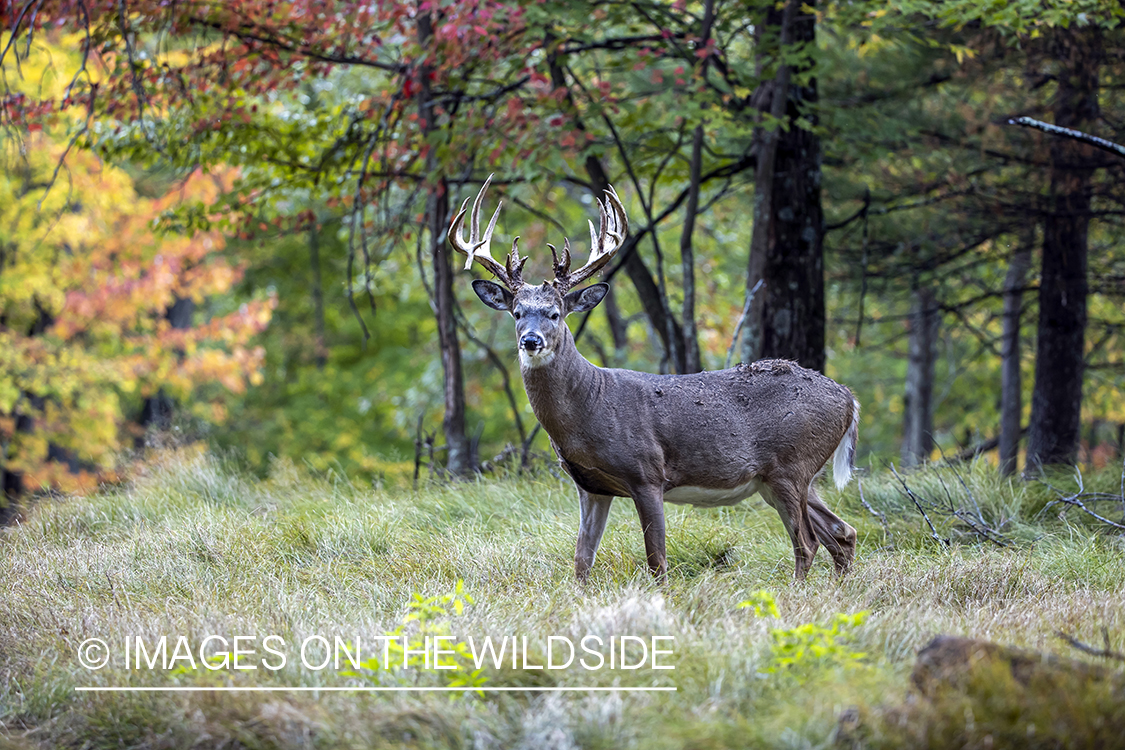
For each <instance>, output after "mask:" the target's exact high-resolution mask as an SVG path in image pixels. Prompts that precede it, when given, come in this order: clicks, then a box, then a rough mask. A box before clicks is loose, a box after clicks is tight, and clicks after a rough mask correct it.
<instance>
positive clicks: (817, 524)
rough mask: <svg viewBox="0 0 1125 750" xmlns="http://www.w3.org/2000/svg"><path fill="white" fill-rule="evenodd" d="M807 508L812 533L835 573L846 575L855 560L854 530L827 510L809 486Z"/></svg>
mask: <svg viewBox="0 0 1125 750" xmlns="http://www.w3.org/2000/svg"><path fill="white" fill-rule="evenodd" d="M808 506H809V518H810V519H811V520H812V527H813V532H814V533H815V534H816V538H817V539H818V540H819V541H820V543H821V544H823V545H824V548H825V549H826V550H828V553H829V554H830V555H832V560H833V562H835V563H836V573H838V574H839V575H843V574H844V573H847V572H848V568H849V567H851V564H852V560H854V559H855V540H856V533H855V529H854V528H852V527H851V525H849V524H848V523H847V522H845V521H844V520H843V519H842V518H840V517H839V516H837V515H836V514H835V513H833V512H832V511H831V510H829V508H828V506H827V505H825V504H824V501H823V500H821V499H820V495H818V494H817V493H816V488H815V487H813V486H811V485H810V486H809V501H808Z"/></svg>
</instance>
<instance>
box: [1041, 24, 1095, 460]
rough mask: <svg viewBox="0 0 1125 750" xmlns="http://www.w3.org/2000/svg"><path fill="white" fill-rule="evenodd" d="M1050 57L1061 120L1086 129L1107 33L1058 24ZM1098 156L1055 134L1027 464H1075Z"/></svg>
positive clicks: (1058, 120) (1092, 113) (1091, 117)
mask: <svg viewBox="0 0 1125 750" xmlns="http://www.w3.org/2000/svg"><path fill="white" fill-rule="evenodd" d="M1053 34H1054V36H1053V39H1052V45H1051V46H1052V50H1051V51H1052V58H1053V59H1055V60H1057V61H1058V63H1059V65H1060V67H1061V70H1060V71H1059V75H1058V91H1057V93H1056V95H1055V102H1054V110H1055V124H1056V125H1059V126H1062V127H1067V128H1074V129H1076V130H1081V129H1083V128H1084V127H1086V126H1087V125H1089V124H1090V123H1092V122H1094V121H1095V120H1096V119H1097V117H1098V68H1099V66H1100V65H1101V62H1102V43H1101V35H1100V33H1099V32H1098V31H1096V30H1092V29H1082V28H1072V29H1055V31H1054V32H1053ZM1093 163H1094V160H1093V158H1092V149H1091V147H1090V146H1087V145H1084V144H1081V143H1079V142H1077V141H1072V140H1070V139H1065V138H1054V139H1052V140H1051V194H1050V197H1051V201H1052V205H1051V206H1050V210H1049V211H1048V213H1047V217H1046V220H1045V222H1044V226H1043V272H1042V276H1041V280H1040V284H1039V330H1038V351H1037V354H1036V358H1035V387H1034V390H1033V392H1032V397H1031V422H1030V424H1029V425H1028V437H1027V468H1028V469H1035V468H1037V467H1039V466H1041V465H1045V464H1058V463H1069V464H1073V463H1074V462H1075V460H1076V459H1077V456H1078V443H1079V438H1080V428H1081V421H1080V419H1081V414H1082V376H1083V371H1084V369H1085V338H1086V293H1087V278H1086V273H1087V271H1086V268H1087V265H1086V263H1087V259H1086V251H1087V242H1086V240H1087V237H1086V234H1087V229H1088V227H1089V223H1090V192H1091V186H1090V181H1091V177H1092V175H1093V171H1094V167H1093Z"/></svg>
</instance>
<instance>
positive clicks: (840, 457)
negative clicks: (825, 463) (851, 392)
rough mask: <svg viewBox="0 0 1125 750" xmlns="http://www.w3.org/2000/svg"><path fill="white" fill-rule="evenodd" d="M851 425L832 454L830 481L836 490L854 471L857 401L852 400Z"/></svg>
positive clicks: (857, 427) (857, 423)
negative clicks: (831, 480)
mask: <svg viewBox="0 0 1125 750" xmlns="http://www.w3.org/2000/svg"><path fill="white" fill-rule="evenodd" d="M852 404H853V407H854V408H853V411H852V423H851V425H850V426H849V427H848V431H847V432H845V433H844V439H843V440H841V441H840V444H839V445H838V446H836V452H835V453H834V454H832V479H833V480H835V482H836V487H837V488H842V487H843V486H844V485H846V484H847V483H848V482H850V481H851V479H852V473H853V472H854V471H855V444H856V441H857V440H859V401H858V400H856V399H854V398H853V399H852Z"/></svg>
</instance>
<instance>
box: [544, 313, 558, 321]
mask: <svg viewBox="0 0 1125 750" xmlns="http://www.w3.org/2000/svg"><path fill="white" fill-rule="evenodd" d="M547 317H548V318H550V319H551V320H558V319H559V314H558V313H557V312H553V313H551V314H550V315H548V316H547Z"/></svg>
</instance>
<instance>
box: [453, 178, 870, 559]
mask: <svg viewBox="0 0 1125 750" xmlns="http://www.w3.org/2000/svg"><path fill="white" fill-rule="evenodd" d="M490 181H491V178H489V180H488V181H486V182H485V183H484V187H482V188H481V190H480V193H478V194H477V197H476V200H475V201H474V202H473V207H472V211H471V213H469V214H468V215H469V239H468V242H466V241H465V239H464V235H463V233H462V228H463V224H464V219H465V215H466V206H467V205H468V200H466V201H465V204H464V205H462V206H461V210H460V212H459V213H458V214H457V216H456V217H454V219H453V223H452V225H451V226H450V228H449V241H450V243H451V244H452V245H453V248H454V249H455V250H457V251H458V252H460V253H463V254H464V255H467V256H468V261H467V262H466V264H465V268H466V269H468V268H470V267H471V265H472V263H473V261H476V262H477V263H479V264H480V265H481V266H483V267H484V268H485V270H487V271H489V272H490V273H491V274H492V275H493V276H495V277H496V279H497V280H498V281H499V282H500V283H499V284H497V283H494V282H491V281H485V280H483V279H477V280H476V281H474V282H473V289H474V291H476V293H477V296H478V297H480V298H481V300H482V301H483V302H484V303H485V304H486V305H488V306H489V307H491V308H493V309H496V310H502V311H504V312H507V313H510V314H511V316H512V317H513V318H515V321H516V341H517V343H518V348H519V361H520V372H521V373H522V375H523V383H524V387H525V388H526V389H527V397H528V399H529V400H530V401H531V408H532V409H533V410H534V411H535V416H536V417H537V418H538V419H539V422H540V423H541V424H542V425H543V429H545V430H546V431H547V435H549V436H550V438H551V445H552V447H554V449H555V452H556V453H557V454H558V456H559V461H560V462H561V464H562V467H563V468H564V469H565V470H566V472H567V473H568V474H569V475H570V476H571V478H572V479H574V484H575V485H577V487H578V500H579V503H580V509H581V520H580V522H579V529H578V549H577V551H576V553H575V557H574V565H575V572H576V573H577V575H578V578H579V579H585V578H586V576H587V575H588V574H589V572H590V567H591V566H592V565H593V563H594V554H595V553H596V552H597V550H598V543H599V542H600V541H601V538H602V534H603V532H604V531H605V525H606V519H607V518H608V516H609V506H610V502H611V501H612V500H613V498H615V497H631V498H633V502H634V503H635V504H636V507H637V513H638V514H639V515H640V519H641V527H642V528H643V530H644V537H645V551H646V553H647V556H648V566H649V569H650V570H651V571H652V573H653V574H654V575H655V576H657V578H663V577H664V575H665V572H666V568H667V561H666V558H665V552H664V503H665V502H671V503H690V504H691V505H699V506H703V507H714V506H718V505H733V504H735V503H737V502H739V501H741V500H743V499H745V498H747V497H750V496H751V495H753V494H754V493H755V492H758V493H761V495H762V497H763V498H764V499H765V501H766V502H767V503H769V504H770V505H771V506H773V507H774V508H775V509H776V510H777V512H778V514H779V515H780V516H781V521H782V523H784V524H785V529H786V530H787V531H788V532H789V536H790V538H791V539H792V541H793V553H794V555H795V557H796V576H797V578H799V579H801V578H804V577H805V573H806V572H807V571H808V569H809V566H810V565H811V564H812V560H813V555H814V554H816V550H817V546H818V544H823V545H824V546H825V547H827V548H828V551H829V552H830V553H831V555H832V559H833V561H834V562H835V564H836V570H837V571H838V572H840V573H843V572H844V571H846V570H847V568H848V566H849V565H850V564H851V562H852V558H853V557H854V556H855V540H856V533H855V529H853V528H852V527H851V526H849V525H848V524H847V523H845V522H844V521H842V520H841V519H840V518H839V517H838V516H836V515H835V514H834V513H833V512H832V511H831V510H829V509H828V506H827V505H825V504H824V502H823V501H822V500H821V499H820V498H819V497H818V496H817V493H816V489H815V488H814V487H813V479H814V478H815V477H816V475H817V474H818V473H819V472H820V470H821V469H822V468H823V467H824V465H825V463H826V462H827V461H828V459H829V458H830V457H831V456H832V455H833V452H835V460H834V464H833V473H834V475H835V480H836V484H837V486H843V485H844V484H845V483H846V482H847V481H848V479H849V478H850V477H851V474H852V470H853V468H854V459H855V444H856V435H857V432H858V422H859V402H857V401H856V400H855V398H854V397H853V396H852V393H851V391H849V390H848V389H847V388H845V387H844V386H842V385H839V384H838V383H836V382H834V381H832V380H830V379H829V378H826V377H825V376H823V375H821V374H820V373H818V372H814V371H812V370H806V369H805V368H803V367H799V366H798V365H796V364H795V363H793V362H787V361H784V360H762V361H760V362H755V363H753V364H750V365H739V366H738V367H735V368H732V369H729V370H720V371H716V372H700V373H696V374H694V375H652V374H649V373H643V372H634V371H632V370H616V369H605V368H601V367H597V366H596V365H594V364H592V363H590V362H588V361H587V360H586V359H585V358H584V357H583V356H582V355H581V354H579V353H578V349H577V348H576V347H575V345H574V338H573V337H572V336H571V334H570V329H569V328H567V326H566V324H565V323H564V322H563V321H564V319H565V318H566V316H567V315H569V314H570V313H574V312H586V311H588V310H591V309H593V308H594V307H595V306H596V305H597V304H598V303H599V302H601V300H602V298H603V297H604V296H605V294H606V292H607V291H609V285H608V284H604V283H600V284H593V285H592V286H588V287H586V288H584V289H574V287H576V286H578V285H579V284H581V283H582V282H584V281H586V280H587V279H589V278H590V277H592V276H593V275H594V274H596V273H597V272H598V271H600V270H601V269H602V268H603V267H604V266H605V265H606V263H607V262H608V261H609V259H610V258H612V257H613V255H614V253H615V252H617V250H618V248H619V247H620V246H621V244H622V242H623V241H624V239H625V236H626V234H627V233H628V231H629V225H628V220H627V219H626V218H625V209H624V207H623V206H622V205H621V201H620V200H619V199H618V197H617V194H616V193H615V192H614V191H613V189H612V188H610V189H609V190H607V191H606V196H605V202H604V203H602V202H600V201H599V206H600V208H601V226H600V228H599V229H598V230H597V231H595V230H594V225H593V223H592V222H590V244H591V249H590V260H589V261H588V262H587V263H586V265H584V266H582V267H581V268H579V269H578V270H576V271H571V270H570V243H569V241H567V242H564V244H563V249H562V253H561V254H559V253H557V252H556V251H555V248H554V247H553V246H551V245H548V247H550V248H551V255H552V257H553V259H554V273H555V278H554V279H553V280H551V281H547V282H544V283H543V284H542V285H541V286H534V285H530V284H525V283H524V281H523V278H522V271H523V265H524V263H525V262H526V260H527V258H526V257H520V254H519V250H518V248H517V244H518V242H519V238H518V237H517V238H516V239H515V240H514V241H513V242H512V252H511V254H509V255H508V258H507V263H506V264H505V265H501V264H500V263H499V262H497V261H496V259H494V258H493V257H492V254H491V252H490V251H489V242H490V240H491V239H492V231H493V229H495V227H496V219H497V217H498V216H499V214H500V207H499V206H497V208H496V213H494V214H493V215H492V220H491V221H490V222H489V223H488V227H487V228H486V229H485V230H484V232H483V234H482V233H481V223H480V208H481V202H482V201H483V199H484V193H485V191H486V190H487V189H488V185H489V182H490ZM572 290H573V291H572Z"/></svg>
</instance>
